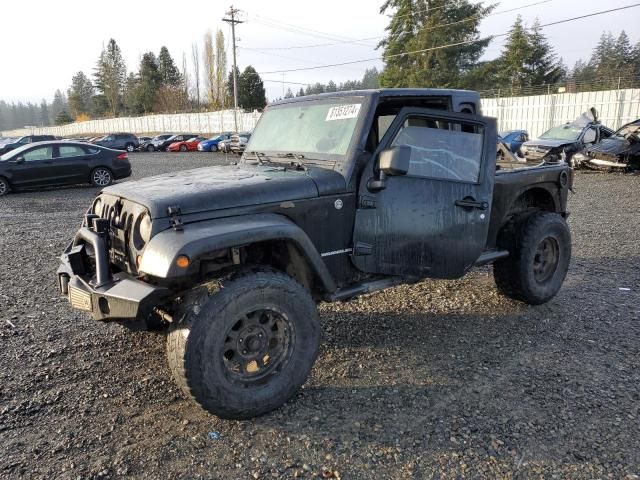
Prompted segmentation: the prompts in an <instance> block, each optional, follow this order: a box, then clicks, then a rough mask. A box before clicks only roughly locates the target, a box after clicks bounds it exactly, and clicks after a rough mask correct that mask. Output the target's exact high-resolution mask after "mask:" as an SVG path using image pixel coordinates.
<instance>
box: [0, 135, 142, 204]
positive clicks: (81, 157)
mask: <svg viewBox="0 0 640 480" xmlns="http://www.w3.org/2000/svg"><path fill="white" fill-rule="evenodd" d="M130 175H131V163H129V158H128V154H127V152H122V151H118V150H112V149H110V148H105V147H101V146H98V145H90V144H87V143H82V142H69V141H50V142H38V143H33V144H29V145H24V146H22V147H19V148H16V149H15V150H12V151H10V152H7V153H5V154H4V155H2V156H0V196H2V195H5V194H6V193H8V192H9V191H11V190H22V189H31V188H38V187H43V186H50V185H68V184H76V183H92V184H93V185H95V186H96V187H106V186H107V185H110V184H111V183H113V182H114V180H119V179H121V178H126V177H129V176H130Z"/></svg>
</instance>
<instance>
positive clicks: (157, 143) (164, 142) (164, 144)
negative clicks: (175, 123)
mask: <svg viewBox="0 0 640 480" xmlns="http://www.w3.org/2000/svg"><path fill="white" fill-rule="evenodd" d="M197 136H198V135H196V134H195V133H181V134H179V135H171V136H170V137H169V138H165V139H158V140H154V141H153V148H154V149H155V150H158V151H159V152H164V151H165V150H166V149H167V148H168V147H169V145H171V144H172V143H175V142H184V141H186V140H189V139H191V138H194V137H197Z"/></svg>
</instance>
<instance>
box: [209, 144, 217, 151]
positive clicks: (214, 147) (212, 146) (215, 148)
mask: <svg viewBox="0 0 640 480" xmlns="http://www.w3.org/2000/svg"><path fill="white" fill-rule="evenodd" d="M209 151H210V152H217V151H218V146H217V145H211V148H209Z"/></svg>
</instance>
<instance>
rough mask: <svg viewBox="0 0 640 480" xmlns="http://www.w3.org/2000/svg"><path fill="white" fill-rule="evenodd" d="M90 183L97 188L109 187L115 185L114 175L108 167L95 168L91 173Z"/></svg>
mask: <svg viewBox="0 0 640 480" xmlns="http://www.w3.org/2000/svg"><path fill="white" fill-rule="evenodd" d="M90 181H91V184H92V185H94V186H95V187H100V188H103V187H108V186H109V185H111V184H112V183H113V173H111V170H109V169H108V168H106V167H98V168H94V169H93V170H92V171H91V177H90Z"/></svg>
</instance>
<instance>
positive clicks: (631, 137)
mask: <svg viewBox="0 0 640 480" xmlns="http://www.w3.org/2000/svg"><path fill="white" fill-rule="evenodd" d="M574 163H575V164H576V165H577V166H580V167H586V168H591V169H595V170H614V171H620V170H640V119H638V120H636V121H635V122H631V123H628V124H626V125H624V126H623V127H622V128H620V129H619V130H618V131H617V132H615V133H614V134H613V135H612V136H610V137H609V138H605V139H604V140H602V141H601V142H600V143H597V144H594V145H591V146H590V147H588V148H586V149H585V150H584V151H583V152H582V153H577V154H576V155H575V156H574Z"/></svg>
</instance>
